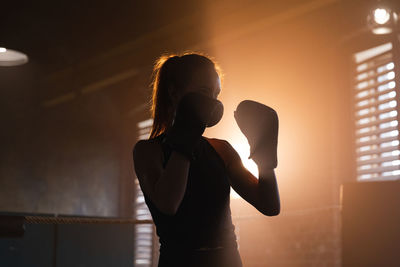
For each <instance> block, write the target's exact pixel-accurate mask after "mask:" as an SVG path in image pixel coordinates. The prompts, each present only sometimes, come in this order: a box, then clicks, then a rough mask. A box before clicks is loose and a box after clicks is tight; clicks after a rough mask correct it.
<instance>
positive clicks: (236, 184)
mask: <svg viewBox="0 0 400 267" xmlns="http://www.w3.org/2000/svg"><path fill="white" fill-rule="evenodd" d="M210 141H211V142H210V143H211V144H212V145H213V146H214V148H215V149H216V150H217V152H218V154H220V156H221V157H222V159H223V160H224V162H225V165H226V167H227V170H228V174H229V179H230V182H231V186H232V188H233V189H234V190H235V191H236V192H237V193H238V194H239V195H240V196H241V197H242V198H243V199H245V200H246V201H247V202H249V203H250V204H251V205H252V206H254V207H255V208H256V209H257V210H258V211H260V212H261V213H262V214H264V215H267V216H276V215H278V214H279V213H280V199H279V190H278V184H277V181H276V177H275V171H274V169H263V168H262V167H260V166H259V175H258V176H259V179H257V178H256V177H255V176H254V175H253V174H252V173H251V172H249V171H248V170H247V169H246V168H245V167H244V166H243V164H242V160H241V158H240V156H239V154H238V153H237V152H236V150H235V149H234V148H233V147H232V146H231V145H230V144H229V143H228V142H227V141H223V140H218V139H212V140H210Z"/></svg>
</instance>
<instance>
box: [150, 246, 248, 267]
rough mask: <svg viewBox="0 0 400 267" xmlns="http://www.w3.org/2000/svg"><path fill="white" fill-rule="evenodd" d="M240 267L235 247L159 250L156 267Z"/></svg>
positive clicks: (240, 263) (239, 259)
mask: <svg viewBox="0 0 400 267" xmlns="http://www.w3.org/2000/svg"><path fill="white" fill-rule="evenodd" d="M181 266H182V267H183V266H185V267H225V266H227V267H228V266H229V267H242V266H243V265H242V260H241V258H240V255H239V252H238V250H237V249H236V248H223V249H215V250H202V251H198V250H181V251H173V252H172V251H171V252H170V251H168V252H167V251H161V253H160V258H159V261H158V267H181Z"/></svg>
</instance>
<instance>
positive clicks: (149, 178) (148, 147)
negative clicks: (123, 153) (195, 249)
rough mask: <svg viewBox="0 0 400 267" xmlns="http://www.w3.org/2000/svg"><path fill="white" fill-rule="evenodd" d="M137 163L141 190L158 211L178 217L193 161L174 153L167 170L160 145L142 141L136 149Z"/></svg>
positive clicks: (134, 156) (134, 150) (136, 168)
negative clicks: (177, 213) (163, 163)
mask: <svg viewBox="0 0 400 267" xmlns="http://www.w3.org/2000/svg"><path fill="white" fill-rule="evenodd" d="M133 161H134V167H135V172H136V175H137V177H138V179H139V183H140V187H141V188H142V190H143V192H144V193H145V194H146V195H147V196H148V197H149V198H150V200H151V201H152V202H153V203H154V205H155V206H156V207H157V209H158V210H160V211H161V212H163V213H165V214H168V215H174V214H175V213H176V211H177V210H178V208H179V206H180V204H181V202H182V199H183V196H184V195H185V191H186V184H187V179H188V174H189V167H190V161H189V159H188V158H187V157H185V156H183V155H182V154H181V153H179V152H176V151H172V153H171V156H170V158H169V160H168V162H167V165H166V166H165V168H163V166H162V162H163V153H162V150H161V146H160V144H158V143H156V142H152V141H139V142H138V143H136V145H135V147H134V149H133Z"/></svg>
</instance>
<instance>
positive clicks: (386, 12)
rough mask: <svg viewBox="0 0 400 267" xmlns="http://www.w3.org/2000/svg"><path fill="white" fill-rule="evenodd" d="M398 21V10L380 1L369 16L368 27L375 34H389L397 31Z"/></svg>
mask: <svg viewBox="0 0 400 267" xmlns="http://www.w3.org/2000/svg"><path fill="white" fill-rule="evenodd" d="M397 21H398V15H397V14H396V12H394V11H393V10H391V9H390V8H388V7H386V6H385V5H382V4H379V3H378V5H377V6H376V8H374V9H372V10H371V11H370V13H369V14H368V17H367V22H368V27H369V28H370V29H371V31H372V32H373V33H374V34H389V33H391V32H393V31H395V29H396V26H397Z"/></svg>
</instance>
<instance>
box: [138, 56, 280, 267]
mask: <svg viewBox="0 0 400 267" xmlns="http://www.w3.org/2000/svg"><path fill="white" fill-rule="evenodd" d="M219 77H220V75H219V69H218V66H216V64H215V63H214V62H213V61H212V60H211V59H209V58H208V57H205V56H203V55H199V54H193V53H192V54H184V55H181V56H177V55H170V56H163V57H161V58H160V59H159V60H158V61H157V63H156V65H155V68H154V80H153V105H152V113H153V119H154V123H153V127H152V131H151V134H150V138H149V139H148V140H142V141H139V142H138V143H137V144H136V145H135V148H134V150H133V157H134V165H135V171H136V174H137V177H138V179H139V183H140V186H141V188H142V191H143V193H144V196H145V201H146V204H147V206H148V207H149V210H150V212H151V214H152V217H153V220H154V223H155V225H156V229H157V235H158V236H159V239H160V259H159V265H158V266H208V267H212V266H230V267H236V266H242V262H241V259H240V255H239V253H238V249H237V243H236V236H235V233H234V226H233V224H232V220H231V212H230V207H229V197H230V186H232V187H233V189H234V190H235V191H236V192H238V193H239V195H241V196H242V197H243V198H244V199H245V200H246V201H248V202H249V203H250V204H251V205H253V206H254V207H255V208H257V209H258V210H259V211H260V212H262V213H263V214H265V215H268V216H273V215H277V214H278V213H279V210H280V206H279V194H278V188H277V184H276V179H275V174H274V170H273V167H272V168H271V167H266V168H264V169H263V170H260V174H261V175H260V179H257V178H256V177H254V176H253V175H252V174H251V173H250V172H249V171H247V170H246V169H245V168H244V167H243V165H242V162H241V159H240V157H239V155H238V154H237V152H236V151H235V150H234V149H233V148H232V146H231V145H230V144H229V143H228V142H227V141H224V140H219V139H208V138H205V137H202V134H203V132H204V129H205V128H206V127H210V126H213V125H215V124H216V123H217V122H218V121H219V119H220V118H221V116H222V110H223V108H222V107H223V106H222V103H221V102H219V101H218V100H217V97H218V94H219V92H220V91H221V88H220V78H219ZM255 162H256V163H257V161H256V159H255ZM260 166H261V165H259V167H260ZM261 176H262V177H261Z"/></svg>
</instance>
